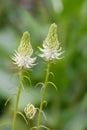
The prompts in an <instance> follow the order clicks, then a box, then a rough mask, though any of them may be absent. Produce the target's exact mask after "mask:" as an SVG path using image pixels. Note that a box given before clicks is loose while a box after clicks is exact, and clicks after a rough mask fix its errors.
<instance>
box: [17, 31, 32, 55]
mask: <svg viewBox="0 0 87 130" xmlns="http://www.w3.org/2000/svg"><path fill="white" fill-rule="evenodd" d="M18 53H19V54H20V55H23V56H27V55H30V56H31V55H32V53H33V49H32V46H31V42H30V34H29V33H28V32H24V33H23V36H22V38H21V42H20V45H19V47H18Z"/></svg>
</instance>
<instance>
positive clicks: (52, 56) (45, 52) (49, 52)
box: [39, 46, 64, 61]
mask: <svg viewBox="0 0 87 130" xmlns="http://www.w3.org/2000/svg"><path fill="white" fill-rule="evenodd" d="M39 49H40V51H41V52H42V54H40V55H39V56H40V57H42V58H44V59H45V60H46V61H52V60H56V59H61V58H62V57H61V55H62V54H63V53H64V52H63V51H62V48H61V47H60V48H59V49H56V48H49V47H48V46H45V47H44V49H42V48H39Z"/></svg>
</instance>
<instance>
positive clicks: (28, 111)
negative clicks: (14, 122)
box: [24, 103, 36, 119]
mask: <svg viewBox="0 0 87 130" xmlns="http://www.w3.org/2000/svg"><path fill="white" fill-rule="evenodd" d="M24 112H25V114H26V117H27V118H28V119H32V118H33V117H34V115H35V113H36V108H35V107H34V105H33V104H30V103H29V104H27V106H26V107H25V109H24Z"/></svg>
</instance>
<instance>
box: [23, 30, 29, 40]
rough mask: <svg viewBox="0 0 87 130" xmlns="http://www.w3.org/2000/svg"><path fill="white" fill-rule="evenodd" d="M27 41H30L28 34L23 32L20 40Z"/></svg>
mask: <svg viewBox="0 0 87 130" xmlns="http://www.w3.org/2000/svg"><path fill="white" fill-rule="evenodd" d="M29 39H30V34H29V33H28V31H26V32H24V33H23V36H22V40H29Z"/></svg>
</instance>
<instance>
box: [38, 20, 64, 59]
mask: <svg viewBox="0 0 87 130" xmlns="http://www.w3.org/2000/svg"><path fill="white" fill-rule="evenodd" d="M39 49H40V51H41V52H42V54H40V56H41V57H42V58H44V59H45V60H46V61H52V60H56V59H60V58H61V57H60V56H61V54H63V52H62V48H61V47H60V43H59V41H58V37H57V25H56V24H55V23H53V24H51V26H50V28H49V32H48V35H47V37H46V39H45V40H44V42H43V49H42V48H39Z"/></svg>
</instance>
